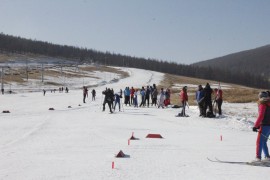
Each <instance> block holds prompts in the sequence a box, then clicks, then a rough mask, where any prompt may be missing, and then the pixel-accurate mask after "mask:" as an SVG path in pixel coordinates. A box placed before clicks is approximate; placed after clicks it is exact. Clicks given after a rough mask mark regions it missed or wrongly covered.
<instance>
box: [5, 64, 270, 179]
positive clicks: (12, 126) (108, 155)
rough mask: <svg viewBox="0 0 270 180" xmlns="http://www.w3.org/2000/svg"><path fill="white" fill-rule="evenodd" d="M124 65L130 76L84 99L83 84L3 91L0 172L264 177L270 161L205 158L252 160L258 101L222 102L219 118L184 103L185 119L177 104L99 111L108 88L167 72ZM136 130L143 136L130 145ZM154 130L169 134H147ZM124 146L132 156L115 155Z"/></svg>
mask: <svg viewBox="0 0 270 180" xmlns="http://www.w3.org/2000/svg"><path fill="white" fill-rule="evenodd" d="M125 70H126V71H128V72H129V73H130V77H128V78H125V79H122V80H120V81H118V82H116V83H113V84H107V85H105V86H100V87H98V88H96V91H97V97H96V101H91V94H90V91H91V89H89V98H88V99H87V103H86V104H83V103H82V90H74V91H70V92H69V93H58V92H56V93H50V92H49V93H47V94H46V96H43V94H42V92H36V93H21V94H12V95H10V94H7V95H1V96H0V102H1V103H0V111H3V110H9V111H10V112H11V113H9V114H4V113H1V114H0V179H10V180H14V179H19V180H29V179H35V180H36V179H42V180H44V179H95V180H100V179H106V180H107V179H115V180H116V179H117V180H119V179H120V180H126V179H131V180H133V179H134V180H136V179H147V180H152V179H153V180H157V179H170V180H172V179H175V180H176V179H177V180H179V179H192V180H193V179H198V180H202V179H207V180H211V179H213V180H217V179H230V180H233V179H235V180H236V179H237V180H239V179H267V177H268V176H269V168H267V167H255V166H247V165H236V164H221V163H213V162H210V161H208V160H207V157H209V158H212V159H214V158H215V157H218V158H219V159H222V160H230V161H234V160H235V161H250V160H253V159H254V157H255V141H256V133H254V132H252V131H251V127H252V126H253V122H254V121H255V118H256V113H257V106H256V104H255V103H249V104H229V103H224V105H223V109H224V116H223V117H222V118H215V119H208V118H199V117H198V115H199V110H198V108H197V107H195V106H191V107H190V108H189V109H187V114H188V115H189V116H190V117H187V118H181V117H175V115H176V114H177V113H178V112H179V111H180V109H172V108H165V109H158V108H155V107H149V108H134V107H129V106H123V111H122V112H118V108H117V109H116V112H115V113H114V114H110V113H109V110H108V107H107V105H106V111H105V112H102V107H101V104H102V101H103V96H102V94H101V92H102V91H103V90H104V89H105V87H109V88H114V90H115V92H117V90H118V89H119V90H120V89H124V88H125V87H126V86H130V87H131V86H134V87H141V86H145V85H152V84H153V83H156V84H159V82H160V81H161V80H162V78H163V74H162V73H157V72H152V71H145V70H140V69H132V68H128V69H125ZM225 98H226V97H225ZM79 105H81V106H79ZM68 106H71V107H72V108H68ZM49 108H54V109H55V110H54V111H49V110H48V109H49ZM132 133H134V136H135V137H136V138H139V140H131V141H130V145H128V139H129V138H130V137H131V135H132ZM149 133H157V134H161V135H162V136H163V137H164V138H163V139H149V138H145V137H146V135H147V134H149ZM221 136H222V141H221ZM120 150H122V151H123V152H124V153H125V154H126V155H128V156H127V157H126V158H115V157H114V156H115V155H116V154H117V153H118V152H119V151H120ZM112 162H114V166H115V167H114V169H112Z"/></svg>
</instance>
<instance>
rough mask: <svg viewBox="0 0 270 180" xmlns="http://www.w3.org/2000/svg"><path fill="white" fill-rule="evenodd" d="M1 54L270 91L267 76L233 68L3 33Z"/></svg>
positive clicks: (0, 35) (0, 42)
mask: <svg viewBox="0 0 270 180" xmlns="http://www.w3.org/2000/svg"><path fill="white" fill-rule="evenodd" d="M0 53H2V54H3V53H14V54H28V53H31V54H36V55H43V56H49V57H57V58H65V59H68V60H72V61H74V63H97V64H103V65H110V66H120V67H121V66H122V67H131V68H139V69H146V70H152V71H158V72H163V73H170V74H175V75H182V76H187V77H196V78H201V79H209V80H214V81H217V82H227V83H234V84H240V85H245V86H249V87H255V88H268V89H270V83H269V80H268V79H267V78H265V76H264V77H263V76H261V75H259V74H258V75H254V74H251V73H249V72H248V71H239V72H238V71H231V67H230V68H223V67H222V69H219V68H212V67H200V66H195V65H184V64H178V63H174V62H166V61H161V60H157V59H145V58H139V57H132V56H128V55H121V54H115V53H110V52H101V51H96V50H92V49H87V48H79V47H74V46H66V45H57V44H53V43H49V42H43V41H37V40H31V39H25V38H21V37H15V36H11V35H6V34H3V33H1V34H0ZM179 58H181V57H179ZM0 65H1V64H0Z"/></svg>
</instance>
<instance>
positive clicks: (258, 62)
mask: <svg viewBox="0 0 270 180" xmlns="http://www.w3.org/2000/svg"><path fill="white" fill-rule="evenodd" d="M193 65H195V66H199V67H212V68H216V67H222V68H224V69H229V70H231V71H232V72H249V73H251V74H256V75H258V74H260V75H262V76H264V77H269V76H270V70H269V69H270V45H267V46H263V47H259V48H256V49H251V50H247V51H242V52H238V53H233V54H229V55H226V56H223V57H218V58H214V59H210V60H206V61H202V62H198V63H194V64H193Z"/></svg>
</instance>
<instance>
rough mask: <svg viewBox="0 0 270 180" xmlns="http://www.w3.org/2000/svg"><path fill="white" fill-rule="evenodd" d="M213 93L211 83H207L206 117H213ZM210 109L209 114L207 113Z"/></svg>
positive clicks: (205, 98)
mask: <svg viewBox="0 0 270 180" xmlns="http://www.w3.org/2000/svg"><path fill="white" fill-rule="evenodd" d="M212 93H213V89H212V88H211V87H210V85H209V83H206V85H205V88H204V102H205V104H204V112H203V114H206V117H213V116H214V114H213V105H212ZM207 109H208V112H206V111H207Z"/></svg>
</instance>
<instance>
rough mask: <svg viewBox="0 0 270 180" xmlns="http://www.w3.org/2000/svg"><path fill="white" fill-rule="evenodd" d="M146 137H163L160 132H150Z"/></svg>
mask: <svg viewBox="0 0 270 180" xmlns="http://www.w3.org/2000/svg"><path fill="white" fill-rule="evenodd" d="M146 138H163V137H162V136H161V135H160V134H148V135H147V136H146Z"/></svg>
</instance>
